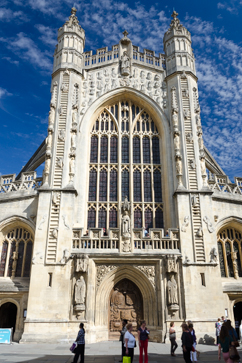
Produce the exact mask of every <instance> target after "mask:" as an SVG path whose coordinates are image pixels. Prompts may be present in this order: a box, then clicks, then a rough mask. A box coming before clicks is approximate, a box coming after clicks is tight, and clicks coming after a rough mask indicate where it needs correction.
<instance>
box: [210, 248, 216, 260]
mask: <svg viewBox="0 0 242 363" xmlns="http://www.w3.org/2000/svg"><path fill="white" fill-rule="evenodd" d="M217 259H218V252H217V250H216V248H215V247H214V248H212V249H211V251H210V262H211V263H212V262H217Z"/></svg>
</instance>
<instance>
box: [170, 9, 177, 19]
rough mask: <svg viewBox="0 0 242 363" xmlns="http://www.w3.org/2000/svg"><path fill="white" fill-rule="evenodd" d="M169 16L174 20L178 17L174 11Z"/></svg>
mask: <svg viewBox="0 0 242 363" xmlns="http://www.w3.org/2000/svg"><path fill="white" fill-rule="evenodd" d="M171 16H172V18H173V19H174V20H175V19H176V18H177V16H178V13H177V12H176V11H175V10H174V11H173V13H172V14H171Z"/></svg>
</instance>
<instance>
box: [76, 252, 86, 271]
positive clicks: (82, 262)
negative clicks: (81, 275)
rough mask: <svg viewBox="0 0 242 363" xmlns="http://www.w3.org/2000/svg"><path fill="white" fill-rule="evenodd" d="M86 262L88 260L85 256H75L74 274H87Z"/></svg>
mask: <svg viewBox="0 0 242 363" xmlns="http://www.w3.org/2000/svg"><path fill="white" fill-rule="evenodd" d="M88 260H89V258H88V256H87V255H82V256H80V255H79V256H76V259H75V270H76V272H87V268H88Z"/></svg>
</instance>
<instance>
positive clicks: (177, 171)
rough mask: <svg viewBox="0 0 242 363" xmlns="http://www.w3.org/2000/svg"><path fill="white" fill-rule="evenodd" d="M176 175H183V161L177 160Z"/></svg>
mask: <svg viewBox="0 0 242 363" xmlns="http://www.w3.org/2000/svg"><path fill="white" fill-rule="evenodd" d="M176 175H182V162H181V159H179V158H177V159H176Z"/></svg>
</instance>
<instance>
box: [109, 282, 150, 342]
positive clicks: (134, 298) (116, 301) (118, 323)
mask: <svg viewBox="0 0 242 363" xmlns="http://www.w3.org/2000/svg"><path fill="white" fill-rule="evenodd" d="M143 318H144V317H143V298H142V295H141V292H140V290H139V288H138V287H137V286H136V285H135V283H133V282H132V281H130V280H128V279H123V280H121V281H119V282H118V283H117V284H116V285H115V286H114V288H113V289H112V291H111V294H110V304H109V331H110V333H111V334H112V335H113V334H115V333H119V331H120V330H121V329H122V320H123V319H126V320H128V321H129V322H131V323H132V324H133V327H134V330H137V327H138V325H139V323H140V320H142V319H143Z"/></svg>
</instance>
